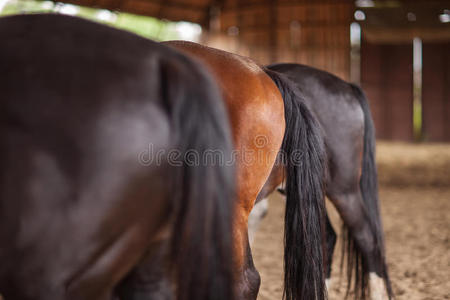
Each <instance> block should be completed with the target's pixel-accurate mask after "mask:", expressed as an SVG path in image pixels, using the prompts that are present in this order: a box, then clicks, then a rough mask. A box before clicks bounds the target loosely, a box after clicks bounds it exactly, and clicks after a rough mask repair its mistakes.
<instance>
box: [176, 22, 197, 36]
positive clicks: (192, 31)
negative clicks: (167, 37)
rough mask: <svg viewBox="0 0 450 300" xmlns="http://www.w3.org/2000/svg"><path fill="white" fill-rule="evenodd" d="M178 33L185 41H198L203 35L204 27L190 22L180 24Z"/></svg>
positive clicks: (177, 27) (177, 26)
mask: <svg viewBox="0 0 450 300" xmlns="http://www.w3.org/2000/svg"><path fill="white" fill-rule="evenodd" d="M176 31H177V32H178V34H179V35H180V37H181V38H182V39H183V40H189V41H197V40H198V38H199V37H200V34H201V33H202V27H201V26H200V25H198V24H194V23H189V22H178V23H177V25H176Z"/></svg>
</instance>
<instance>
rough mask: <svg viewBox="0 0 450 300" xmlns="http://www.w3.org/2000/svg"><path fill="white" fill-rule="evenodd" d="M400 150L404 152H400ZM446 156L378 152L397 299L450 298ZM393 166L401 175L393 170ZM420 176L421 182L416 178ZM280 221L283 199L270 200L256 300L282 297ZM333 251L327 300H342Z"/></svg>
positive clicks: (423, 149)
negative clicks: (396, 164) (397, 164)
mask: <svg viewBox="0 0 450 300" xmlns="http://www.w3.org/2000/svg"><path fill="white" fill-rule="evenodd" d="M403 147H406V151H402V148H403ZM405 153H408V154H407V155H405ZM448 157H450V146H419V147H417V146H414V145H402V144H400V145H399V144H394V145H390V144H381V145H380V147H379V160H378V164H379V172H380V178H382V180H380V181H382V182H383V183H384V184H383V186H382V187H381V189H380V199H381V210H382V217H383V222H384V230H385V239H386V248H387V249H386V252H387V253H386V255H387V260H388V265H389V272H390V275H391V281H392V285H393V289H394V293H395V295H396V299H398V300H402V299H405V300H406V299H407V300H419V299H424V300H425V299H429V300H431V299H433V300H438V299H439V300H440V299H450V180H449V179H448V178H450V168H447V166H448V165H449V162H450V159H449V160H448V161H447V160H446V158H448ZM396 158H397V159H398V160H397V159H396ZM437 158H438V159H437ZM396 161H397V162H398V163H399V164H401V165H402V166H401V169H403V171H402V170H400V168H395V166H393V165H394V164H395V162H396ZM433 169H435V170H436V172H433V171H432V170H433ZM392 172H395V174H397V175H393V174H392ZM418 173H421V174H422V175H420V174H418ZM423 176H426V178H425V180H421V179H420V178H421V177H423ZM448 180H449V181H448ZM409 182H411V183H412V184H408V183H409ZM388 183H393V184H390V185H388ZM328 204H329V203H328ZM329 206H330V205H329ZM330 215H331V218H332V221H333V225H334V227H335V229H336V231H338V230H337V229H339V228H340V219H339V217H338V215H337V213H336V212H335V211H334V209H333V211H332V213H331V214H330ZM283 222H284V200H283V199H282V198H281V197H280V196H278V195H272V197H271V199H270V208H269V214H268V215H267V217H266V219H265V220H264V221H263V223H262V224H261V227H260V230H259V231H258V233H257V234H256V237H255V243H254V246H253V257H254V260H255V264H256V267H257V269H258V270H259V272H260V274H261V277H262V283H261V289H260V294H259V297H258V299H259V300H279V299H281V296H282V267H283V261H282V259H283ZM336 249H337V251H335V256H334V269H333V273H334V278H335V280H334V285H333V287H332V288H331V291H330V292H329V296H330V297H329V298H330V300H340V299H344V295H345V287H344V284H343V283H344V280H342V284H339V278H340V277H339V262H340V256H339V254H340V245H339V244H338V245H337V247H336Z"/></svg>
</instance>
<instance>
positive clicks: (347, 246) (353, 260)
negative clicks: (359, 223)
mask: <svg viewBox="0 0 450 300" xmlns="http://www.w3.org/2000/svg"><path fill="white" fill-rule="evenodd" d="M350 85H351V87H352V89H353V92H354V94H355V96H356V98H357V99H358V101H359V103H360V105H361V109H362V110H363V113H364V152H363V158H362V172H361V178H360V182H359V185H360V189H361V193H362V197H363V201H364V206H365V213H366V218H367V219H368V220H369V222H370V225H371V229H372V233H373V236H374V237H375V252H376V255H377V259H378V260H379V262H380V265H381V266H382V270H379V271H380V272H381V274H379V275H381V277H382V278H383V279H384V282H385V284H386V288H387V292H388V296H389V298H390V299H391V298H392V297H393V293H392V288H391V283H390V280H389V275H388V271H387V266H386V259H385V252H384V240H383V227H382V223H381V217H380V209H379V203H378V179H377V167H376V164H375V127H374V124H373V120H372V115H371V113H370V107H369V103H368V101H367V98H366V96H365V95H364V92H363V91H362V90H361V88H359V87H358V86H356V85H354V84H350ZM343 237H344V243H343V244H342V254H343V256H342V257H344V256H345V253H346V256H347V257H346V260H347V294H348V293H349V289H350V287H351V283H352V279H353V274H354V275H355V278H354V292H355V298H356V299H359V298H360V299H366V297H367V296H368V295H367V294H368V291H367V283H368V274H369V270H368V267H367V266H366V264H365V263H364V261H363V259H362V254H361V251H360V249H359V248H358V247H357V245H356V243H355V241H354V240H353V239H352V238H351V235H350V233H349V231H348V228H346V227H345V225H344V234H343Z"/></svg>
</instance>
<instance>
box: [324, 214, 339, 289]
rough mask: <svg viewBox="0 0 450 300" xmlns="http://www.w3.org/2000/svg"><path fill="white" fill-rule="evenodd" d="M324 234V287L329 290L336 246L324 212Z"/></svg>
mask: <svg viewBox="0 0 450 300" xmlns="http://www.w3.org/2000/svg"><path fill="white" fill-rule="evenodd" d="M325 233H326V239H325V240H326V252H325V255H326V257H325V275H326V279H325V285H326V287H327V290H330V288H331V283H332V282H331V266H332V263H333V253H334V248H335V246H336V239H337V236H336V231H334V228H333V225H331V222H330V218H329V216H328V213H327V212H325Z"/></svg>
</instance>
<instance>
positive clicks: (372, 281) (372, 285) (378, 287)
mask: <svg viewBox="0 0 450 300" xmlns="http://www.w3.org/2000/svg"><path fill="white" fill-rule="evenodd" d="M369 289H370V299H371V300H386V299H389V298H388V295H387V290H386V286H385V284H384V280H383V278H381V277H380V276H378V275H377V274H376V273H373V272H371V273H369Z"/></svg>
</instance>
